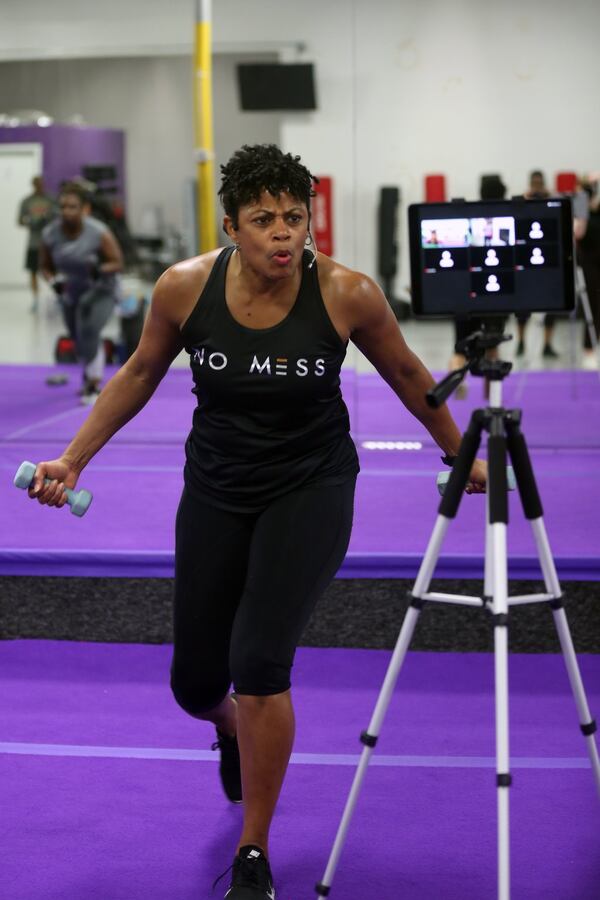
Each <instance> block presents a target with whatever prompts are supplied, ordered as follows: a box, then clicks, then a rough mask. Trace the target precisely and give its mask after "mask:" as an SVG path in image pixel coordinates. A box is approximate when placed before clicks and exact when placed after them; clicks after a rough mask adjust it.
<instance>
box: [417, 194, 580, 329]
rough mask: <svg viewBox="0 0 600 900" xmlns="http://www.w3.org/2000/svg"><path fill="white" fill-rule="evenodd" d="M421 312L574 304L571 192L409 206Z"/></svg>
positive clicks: (562, 307) (435, 313)
mask: <svg viewBox="0 0 600 900" xmlns="http://www.w3.org/2000/svg"><path fill="white" fill-rule="evenodd" d="M409 238H410V250H411V275H412V291H413V306H414V309H415V312H416V314H417V315H431V316H439V315H469V314H477V315H485V314H486V313H495V314H497V313H499V312H506V313H509V312H534V311H550V310H554V311H562V310H568V309H572V307H573V303H574V286H573V241H572V219H571V204H570V200H569V199H568V198H554V199H549V200H540V201H531V200H525V199H522V200H507V201H495V202H489V201H475V202H472V203H467V202H464V201H460V202H452V203H445V204H425V203H422V204H414V205H412V206H411V207H409Z"/></svg>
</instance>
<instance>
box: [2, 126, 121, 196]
mask: <svg viewBox="0 0 600 900" xmlns="http://www.w3.org/2000/svg"><path fill="white" fill-rule="evenodd" d="M0 143H2V144H20V143H36V144H41V145H42V147H43V149H44V163H43V176H44V181H45V182H46V187H47V188H48V190H49V191H50V193H53V194H56V193H57V192H58V189H59V187H60V184H61V182H63V181H68V180H69V179H70V178H73V177H74V176H75V175H81V169H82V166H94V165H115V166H116V167H117V172H118V176H119V177H118V179H117V182H116V184H117V187H118V189H119V196H120V197H121V198H122V199H123V202H124V204H125V206H126V200H127V198H126V183H125V133H124V132H123V131H120V130H118V129H116V128H90V127H84V128H82V127H80V126H76V125H49V126H48V127H47V128H42V127H40V126H39V125H18V126H17V127H16V128H9V127H0Z"/></svg>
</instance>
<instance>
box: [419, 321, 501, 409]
mask: <svg viewBox="0 0 600 900" xmlns="http://www.w3.org/2000/svg"><path fill="white" fill-rule="evenodd" d="M510 340H512V335H510V334H503V333H502V332H500V331H486V330H485V327H484V328H482V329H481V331H474V332H473V333H472V334H470V335H468V337H466V338H464V339H463V340H461V341H458V343H457V344H456V352H457V353H461V354H462V355H463V356H466V358H467V362H466V364H465V365H464V366H462V367H461V368H460V369H455V370H454V371H453V372H449V373H448V375H446V377H445V378H442V380H441V381H438V383H437V384H436V385H435V386H434V387H432V388H431V389H430V390H429V391H427V394H426V395H425V399H426V400H427V404H428V406H431V407H432V409H438V407H440V406H441V405H442V403H444V402H445V401H446V399H447V398H448V397H449V396H450V394H451V393H452V392H453V391H455V390H456V388H457V387H458V385H459V384H460V383H461V381H462V380H463V378H464V377H465V375H466V374H467V372H471V374H472V375H476V376H477V377H479V378H487V379H489V380H490V381H503V380H504V379H505V378H506V377H507V375H508V374H509V372H510V370H511V369H512V363H511V362H505V361H504V360H501V359H486V358H485V353H486V350H494V349H495V348H496V347H497V346H498V345H499V344H502V343H504V342H505V341H510Z"/></svg>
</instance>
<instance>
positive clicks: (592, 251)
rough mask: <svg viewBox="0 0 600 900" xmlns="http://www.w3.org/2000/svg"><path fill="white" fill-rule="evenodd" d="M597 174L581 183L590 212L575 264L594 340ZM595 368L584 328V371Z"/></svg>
mask: <svg viewBox="0 0 600 900" xmlns="http://www.w3.org/2000/svg"><path fill="white" fill-rule="evenodd" d="M599 180H600V172H595V173H593V174H591V175H588V176H586V177H584V178H582V180H581V187H582V190H583V191H585V193H586V194H587V196H588V198H589V213H588V219H587V225H586V228H585V231H584V233H583V236H582V237H581V238H579V239H578V240H577V244H576V247H577V262H578V264H579V265H580V266H581V269H582V271H583V277H584V280H585V287H586V290H587V295H588V300H589V304H590V311H591V313H592V319H593V322H594V329H595V332H596V338H598V335H599V334H600V200H599V198H598V181H599ZM597 366H598V360H597V358H596V354H595V353H594V350H593V348H592V339H591V337H590V332H589V329H588V327H587V325H586V326H585V327H584V329H583V368H584V369H595V368H597Z"/></svg>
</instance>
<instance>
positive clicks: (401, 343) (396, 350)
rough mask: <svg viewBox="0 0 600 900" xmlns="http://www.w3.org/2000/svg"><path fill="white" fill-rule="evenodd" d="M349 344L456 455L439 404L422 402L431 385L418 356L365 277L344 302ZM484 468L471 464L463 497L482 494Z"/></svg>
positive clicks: (449, 422) (451, 425)
mask: <svg viewBox="0 0 600 900" xmlns="http://www.w3.org/2000/svg"><path fill="white" fill-rule="evenodd" d="M349 306H350V315H351V318H352V320H353V321H352V325H351V331H350V337H351V340H352V342H353V343H354V344H356V346H357V347H358V349H359V350H360V351H361V352H362V353H364V355H365V356H366V357H367V359H368V360H369V361H370V362H371V363H373V365H374V366H375V368H376V369H377V371H378V372H379V374H380V375H381V376H382V378H384V379H385V381H386V382H387V383H388V384H389V386H390V387H391V388H392V390H393V391H394V392H395V393H396V394H397V396H398V397H399V398H400V400H402V402H403V403H404V405H405V406H406V408H407V409H408V410H409V411H410V412H411V413H412V414H413V415H414V416H416V418H417V419H418V420H419V421H420V422H422V424H423V425H424V426H425V428H426V429H427V430H428V431H429V433H430V434H431V436H432V438H433V439H434V441H435V442H436V443H437V444H438V446H439V447H440V448H441V449H442V450H443V452H444V454H445V455H446V456H451V457H453V456H456V454H457V453H458V449H459V446H460V442H461V437H462V436H461V433H460V431H459V430H458V427H457V425H456V423H455V421H454V419H453V418H452V416H451V414H450V410H449V409H448V407H447V405H446V404H445V403H444V404H443V405H442V406H441V407H439V408H438V409H432V408H431V407H430V406H429V405H428V404H427V401H426V399H425V395H426V393H427V391H428V390H429V389H430V388H432V387H433V386H434V384H435V381H434V379H433V377H432V375H431V373H430V372H429V371H428V369H427V368H426V367H425V366H424V365H423V363H422V362H421V360H420V359H419V357H418V356H417V355H416V354H415V353H413V351H412V350H411V349H410V348H409V347H408V345H407V343H406V341H405V340H404V338H403V336H402V333H401V331H400V328H399V327H398V323H397V321H396V319H395V317H394V314H393V313H392V310H391V308H390V306H389V304H388V302H387V300H386V299H385V296H384V294H383V292H382V290H381V288H380V287H379V286H378V285H377V284H375V282H374V281H372V280H371V279H370V278H368V277H367V276H365V275H361V276H358V275H357V279H356V284H355V287H354V290H353V291H352V296H351V297H349ZM486 480H487V466H486V464H485V462H483V461H482V460H476V461H475V464H474V465H473V468H472V470H471V475H470V481H469V483H468V485H467V491H468V493H478V492H481V491H483V490H485V483H486Z"/></svg>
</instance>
